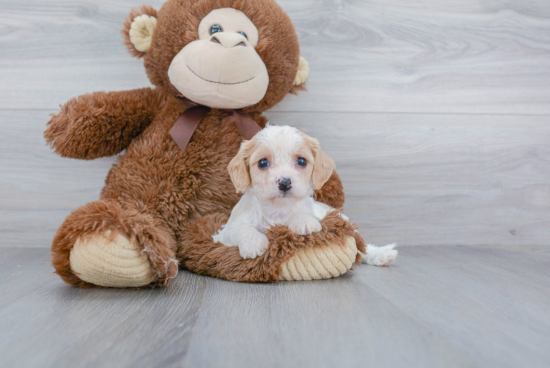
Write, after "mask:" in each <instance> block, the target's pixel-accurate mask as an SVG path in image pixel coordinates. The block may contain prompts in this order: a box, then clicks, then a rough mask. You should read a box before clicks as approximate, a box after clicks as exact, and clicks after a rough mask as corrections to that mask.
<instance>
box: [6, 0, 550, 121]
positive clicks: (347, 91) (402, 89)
mask: <svg viewBox="0 0 550 368" xmlns="http://www.w3.org/2000/svg"><path fill="white" fill-rule="evenodd" d="M162 2H163V1H162V0H154V1H149V2H148V3H149V4H151V5H153V6H155V7H156V8H159V7H160V5H161V4H162ZM280 4H281V5H282V7H283V8H284V9H285V10H286V11H287V12H288V13H289V15H290V17H291V18H292V20H293V21H294V22H295V24H296V28H297V30H298V33H299V37H300V41H301V45H302V54H303V55H304V56H305V57H306V58H307V59H308V60H309V62H310V65H311V70H312V72H311V78H310V80H309V82H308V88H309V92H308V93H303V94H301V95H300V96H298V97H295V96H289V97H288V98H287V99H286V100H285V101H284V102H283V103H281V104H280V105H279V106H278V107H277V108H276V110H278V111H356V112H423V113H428V112H439V113H466V112H468V113H513V114H520V113H522V114H550V84H549V83H548V80H550V36H549V35H550V3H548V2H547V1H545V0H525V1H521V2H519V1H509V0H495V1H490V2H485V1H481V2H480V1H478V0H464V1H463V0H445V1H434V0H426V1H417V2H413V3H411V2H410V1H408V0H390V1H386V0H369V1H365V0H324V1H319V0H302V1H293V0H280ZM0 5H2V8H3V9H4V11H5V13H6V17H4V18H5V19H4V22H3V24H2V25H1V26H0V27H1V28H0V30H1V31H0V50H1V51H2V59H0V81H1V82H2V83H0V108H17V109H28V108H46V109H54V108H56V107H57V106H58V105H59V104H60V103H63V102H65V101H66V100H68V99H69V98H71V97H74V96H77V95H80V94H83V93H88V92H92V91H99V90H107V91H109V90H123V89H130V88H138V87H143V86H146V85H148V84H149V83H148V81H147V78H146V76H145V73H144V70H143V67H142V62H141V61H139V60H135V59H131V58H130V56H129V55H128V54H127V53H126V51H125V49H124V47H123V46H122V45H121V41H122V40H121V37H120V34H119V31H120V29H121V28H122V22H123V20H124V18H125V17H126V16H127V14H128V13H129V11H130V8H131V7H133V6H139V5H142V3H141V2H136V1H130V0H124V1H122V0H117V1H99V2H98V1H93V0H81V1H68V0H64V1H59V0H25V1H14V0H1V1H0Z"/></svg>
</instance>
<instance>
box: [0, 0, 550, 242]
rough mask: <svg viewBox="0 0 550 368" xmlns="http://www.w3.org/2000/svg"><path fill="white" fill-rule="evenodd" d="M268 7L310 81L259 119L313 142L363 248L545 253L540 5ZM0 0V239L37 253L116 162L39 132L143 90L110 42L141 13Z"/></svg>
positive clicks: (427, 0)
mask: <svg viewBox="0 0 550 368" xmlns="http://www.w3.org/2000/svg"><path fill="white" fill-rule="evenodd" d="M279 2H280V4H281V5H282V6H283V8H284V9H285V10H286V11H287V12H288V13H289V14H290V17H291V18H292V19H293V21H294V22H295V24H296V27H297V30H298V33H299V37H300V41H301V45H302V54H303V55H304V56H305V57H306V58H307V59H308V60H309V62H310V65H311V77H310V80H309V82H308V88H309V92H307V93H302V94H301V95H300V96H298V97H295V96H289V97H288V98H287V99H286V100H285V101H284V102H282V103H281V104H280V105H279V106H277V107H276V108H275V109H274V110H272V111H271V112H269V113H268V116H269V117H270V119H272V121H273V123H276V124H289V125H293V126H296V127H298V128H300V129H303V130H304V131H305V132H307V133H309V134H311V135H313V136H315V137H317V138H319V140H320V141H321V144H322V146H323V147H324V149H325V151H327V153H329V154H330V155H331V156H332V157H333V158H334V159H335V161H336V163H337V165H338V171H339V173H340V175H341V176H342V178H343V181H344V184H345V187H346V193H347V204H346V208H345V210H346V212H347V214H348V215H349V216H350V217H352V219H353V220H355V221H356V222H358V223H359V224H360V226H361V228H362V232H363V233H364V235H365V236H366V238H367V239H368V241H370V242H372V243H377V244H382V243H387V242H397V243H399V244H400V245H457V244H464V245H492V246H502V247H506V246H518V245H519V246H528V245H550V2H549V1H548V0H524V1H513V0H490V1H484V0H439V1H436V0H422V1H414V2H412V1H410V0H376V1H370V0H369V1H367V0H323V1H321V0H300V1H296V0H279ZM148 3H149V4H151V5H153V6H155V7H156V8H159V7H160V5H161V4H162V1H161V0H153V1H148ZM0 5H1V6H2V9H3V13H4V16H3V21H2V24H0V124H1V127H2V133H1V134H0V234H2V238H3V239H4V241H3V242H2V244H1V245H0V246H1V247H14V246H15V247H49V246H50V243H51V238H52V237H53V235H54V233H55V231H56V229H57V227H58V226H59V225H60V224H61V222H62V221H63V219H64V218H65V216H66V215H67V214H69V213H70V212H71V211H72V210H74V209H75V208H77V207H78V206H80V205H82V204H84V203H86V202H89V201H92V200H95V199H96V198H97V197H98V195H99V191H100V189H101V187H102V185H103V181H104V179H105V176H106V174H107V171H108V170H109V167H110V165H111V164H112V163H113V162H114V161H115V160H116V158H106V159H100V160H95V161H90V162H84V161H76V160H68V159H62V158H59V157H57V156H55V155H54V154H53V153H51V151H49V149H48V148H47V147H46V146H45V143H44V140H43V138H42V132H43V130H44V128H45V124H46V122H47V120H48V118H49V114H51V113H53V112H56V111H57V109H58V105H59V104H61V103H64V102H65V101H66V100H68V99H69V98H71V97H73V96H77V95H80V94H84V93H88V92H93V91H100V90H104V91H111V90H123V89H132V88H138V87H142V86H148V85H149V82H148V80H147V78H146V76H145V72H144V69H143V67H142V62H141V61H139V60H136V59H133V58H131V57H130V56H129V55H128V54H127V53H126V51H125V49H124V47H123V46H122V45H121V36H120V34H119V31H120V29H121V28H122V22H123V20H124V19H125V17H126V16H127V14H128V13H129V11H130V9H131V8H132V7H134V6H138V5H142V4H141V3H140V2H138V1H135V0H116V1H107V0H103V1H97V0H93V1H92V0H82V1H75V0H25V1H15V0H0Z"/></svg>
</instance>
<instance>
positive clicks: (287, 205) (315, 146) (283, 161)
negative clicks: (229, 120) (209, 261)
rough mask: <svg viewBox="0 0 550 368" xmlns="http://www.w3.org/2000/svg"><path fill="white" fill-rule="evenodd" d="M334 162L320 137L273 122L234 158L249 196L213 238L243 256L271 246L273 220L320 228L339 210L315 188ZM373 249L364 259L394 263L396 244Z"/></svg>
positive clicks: (235, 175)
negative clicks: (269, 235) (318, 196)
mask: <svg viewBox="0 0 550 368" xmlns="http://www.w3.org/2000/svg"><path fill="white" fill-rule="evenodd" d="M334 167H335V165H334V161H332V159H331V158H330V157H328V156H327V155H326V154H325V153H324V152H323V151H321V148H320V146H319V142H318V141H317V140H316V139H314V138H311V137H309V136H307V135H306V134H304V133H302V132H300V131H299V130H297V129H295V128H291V127H289V126H274V125H269V124H268V125H267V126H266V128H265V129H263V130H262V131H260V132H259V133H258V134H257V135H256V136H255V137H254V138H252V139H251V140H249V141H244V142H243V143H242V145H241V148H240V150H239V153H238V154H237V156H235V157H234V158H233V160H231V162H230V163H229V167H228V170H229V174H230V176H231V180H232V181H233V184H234V185H235V188H236V189H237V192H238V193H244V195H243V196H242V198H241V200H240V201H239V203H237V205H236V206H235V208H233V211H232V212H231V216H230V217H229V221H228V222H227V224H226V225H224V226H223V228H222V230H220V231H219V233H218V234H216V235H214V236H213V239H214V241H215V242H221V243H222V244H224V245H226V246H235V247H237V246H238V247H239V253H240V254H241V257H243V258H255V257H258V256H261V255H262V254H264V252H265V251H266V249H267V246H268V239H267V236H266V235H265V234H264V230H265V229H268V228H269V227H270V226H272V225H274V224H281V225H286V226H288V227H289V228H290V230H292V231H293V232H295V233H297V234H298V235H308V234H311V233H314V232H317V231H320V230H321V223H320V222H319V221H320V220H322V219H323V218H324V217H325V215H326V214H327V213H328V212H329V211H332V210H334V209H333V208H332V207H330V206H328V205H326V204H324V203H321V202H317V201H315V200H314V199H313V191H314V190H318V189H321V187H322V186H323V185H324V184H325V182H326V181H327V180H328V179H329V178H330V176H331V175H332V172H333V170H334ZM342 216H344V215H342ZM344 218H346V219H347V217H345V216H344ZM371 251H372V254H371ZM368 253H369V254H371V257H363V260H364V261H365V262H367V263H371V264H375V265H378V266H387V265H389V264H390V263H391V262H392V261H393V260H394V259H395V257H396V256H397V251H396V250H394V249H393V246H387V247H382V248H376V247H374V246H371V245H369V248H368Z"/></svg>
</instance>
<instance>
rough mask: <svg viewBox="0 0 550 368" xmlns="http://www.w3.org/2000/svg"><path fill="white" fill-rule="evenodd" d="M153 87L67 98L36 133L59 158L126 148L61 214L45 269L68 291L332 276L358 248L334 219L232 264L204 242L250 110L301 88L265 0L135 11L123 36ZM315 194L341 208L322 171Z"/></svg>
mask: <svg viewBox="0 0 550 368" xmlns="http://www.w3.org/2000/svg"><path fill="white" fill-rule="evenodd" d="M122 32H123V35H124V38H125V44H126V45H127V46H128V49H129V51H130V53H131V54H132V55H133V56H135V57H138V58H143V60H144V65H145V70H146V72H147V76H148V77H149V79H150V81H151V83H152V84H153V85H154V88H142V89H136V90H131V91H121V92H108V93H106V92H95V93H91V94H86V95H83V96H80V97H77V98H73V99H71V100H70V101H68V102H67V103H66V104H65V105H64V106H63V107H62V108H61V111H60V112H59V113H58V114H56V115H54V116H53V117H52V118H51V120H50V121H49V122H48V126H47V130H46V132H45V134H44V135H45V138H46V141H47V142H48V144H49V145H50V146H51V147H52V149H53V150H54V151H55V152H56V153H57V154H59V155H61V156H63V157H70V158H77V159H85V160H92V159H95V158H98V157H104V156H112V155H116V154H119V153H121V152H122V151H123V150H126V152H125V153H124V154H123V155H122V156H120V158H119V160H118V162H117V163H116V164H114V165H113V167H112V169H111V170H110V172H109V174H108V176H107V179H106V181H105V187H104V188H103V190H102V191H101V195H100V199H99V200H98V201H95V202H91V203H88V204H86V205H84V206H82V207H80V208H78V209H77V210H75V211H74V212H72V213H71V214H70V215H69V216H68V217H67V219H66V220H65V222H64V223H63V224H62V225H61V227H60V228H59V230H58V231H57V234H56V235H55V238H54V240H53V244H52V263H53V265H54V267H55V269H56V272H57V273H58V274H59V275H60V276H61V278H62V279H63V280H64V281H66V282H67V283H70V284H73V285H76V286H79V287H84V288H86V287H144V286H164V285H167V284H168V282H169V280H170V279H171V278H173V277H175V276H176V274H177V272H178V269H179V268H184V269H187V270H189V271H191V272H196V273H199V274H203V275H210V276H213V277H220V278H224V279H227V280H233V281H243V282H274V281H278V280H311V279H321V278H329V277H336V276H339V275H341V274H343V273H345V272H346V271H347V270H349V269H350V268H351V265H352V263H353V262H354V261H356V260H358V259H359V257H360V256H359V255H358V249H359V250H362V251H364V249H365V248H364V242H363V239H362V238H361V237H360V236H359V233H358V232H357V229H356V226H355V225H354V224H351V223H349V222H348V221H345V220H344V219H343V218H342V217H341V216H338V214H337V213H336V212H333V213H329V215H327V217H326V218H325V219H323V220H322V221H321V224H322V226H323V229H322V231H321V232H319V233H315V234H311V235H309V236H298V235H296V234H293V233H292V232H291V231H290V230H289V229H288V228H287V227H284V226H278V225H277V226H274V227H272V228H271V229H269V230H268V233H267V236H268V238H269V240H270V245H269V248H268V250H267V251H266V253H265V254H264V255H263V256H260V257H257V258H255V259H242V258H241V257H240V255H239V252H238V249H237V248H236V247H226V246H224V245H223V244H220V243H213V241H212V234H214V233H216V232H217V231H218V230H219V229H220V228H221V226H222V225H223V224H224V223H225V221H227V218H228V215H229V213H230V212H231V209H232V208H233V206H234V205H235V204H236V203H237V202H238V200H239V198H240V196H239V195H238V194H237V193H236V190H235V188H234V187H233V184H232V182H231V180H230V177H229V174H228V171H227V165H228V163H229V162H230V160H231V159H232V158H233V157H234V156H235V155H236V154H237V152H238V150H239V146H240V144H241V142H242V141H243V140H244V139H250V138H251V136H253V134H254V133H255V132H257V131H258V130H259V129H260V128H261V127H264V126H265V124H266V122H267V119H266V118H265V117H264V116H262V112H264V111H266V110H267V109H269V108H271V107H273V106H274V105H276V104H277V103H278V102H279V101H281V100H282V99H283V98H284V97H285V95H286V94H288V93H293V94H297V93H298V92H299V91H301V90H304V89H305V87H304V83H305V81H306V79H307V76H308V73H309V66H308V63H307V62H306V61H305V59H304V58H302V57H301V56H300V48H299V44H298V37H297V35H296V31H295V29H294V26H293V24H292V22H291V21H290V19H289V17H288V16H287V14H286V13H285V12H284V11H283V10H282V9H281V8H280V6H279V5H278V4H277V3H276V2H275V0H168V1H167V2H166V3H165V4H164V5H163V6H162V8H161V9H160V10H159V11H158V12H157V11H156V10H155V9H153V8H152V7H150V6H143V7H141V8H140V9H139V10H134V11H132V12H131V13H130V16H129V18H128V19H127V20H126V23H125V25H124V29H123V31H122ZM315 198H316V199H317V200H319V201H323V202H325V203H327V204H329V205H331V206H333V207H335V208H342V206H343V203H344V192H343V188H342V183H341V181H340V179H339V177H338V175H337V174H336V173H333V175H332V176H331V178H330V179H329V180H328V182H326V184H325V185H324V186H323V188H322V189H321V190H318V191H317V192H316V193H315Z"/></svg>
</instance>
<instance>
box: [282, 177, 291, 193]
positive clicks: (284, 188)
mask: <svg viewBox="0 0 550 368" xmlns="http://www.w3.org/2000/svg"><path fill="white" fill-rule="evenodd" d="M290 188H292V182H291V181H290V179H289V178H282V179H281V180H279V190H280V191H281V192H285V193H286V192H288V191H289V190H290Z"/></svg>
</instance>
